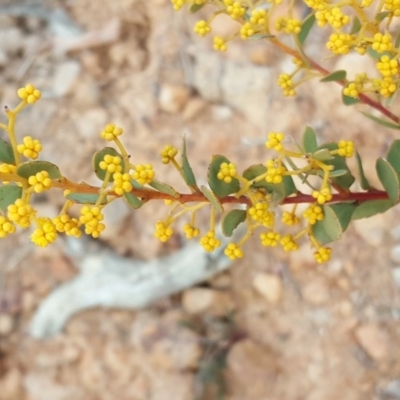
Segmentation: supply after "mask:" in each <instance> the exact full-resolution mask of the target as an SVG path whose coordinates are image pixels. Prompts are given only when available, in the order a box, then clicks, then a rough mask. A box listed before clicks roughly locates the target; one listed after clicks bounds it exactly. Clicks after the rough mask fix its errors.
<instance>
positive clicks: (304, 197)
mask: <svg viewBox="0 0 400 400" xmlns="http://www.w3.org/2000/svg"><path fill="white" fill-rule="evenodd" d="M52 187H56V188H59V189H64V190H65V189H69V190H71V191H72V192H76V193H93V194H98V193H99V191H100V188H99V187H96V186H90V185H87V184H79V183H74V182H71V181H69V180H67V179H65V178H64V179H62V180H54V181H53V183H52ZM131 193H132V194H134V195H135V196H137V197H139V198H141V199H143V200H146V201H147V200H176V201H178V202H179V203H182V204H185V203H193V202H204V201H208V200H207V198H206V197H205V196H204V195H203V194H202V193H191V194H186V193H179V194H178V196H177V197H173V196H171V195H169V194H166V193H160V192H156V191H154V190H152V189H133V190H132V191H131ZM110 195H113V196H116V197H120V196H118V195H117V194H115V193H113V192H110ZM385 199H388V194H387V193H386V192H384V191H380V190H373V191H368V192H342V193H336V194H334V195H333V197H332V200H331V201H330V203H334V202H343V201H346V202H347V201H349V202H351V201H353V202H355V201H356V202H359V203H363V202H365V201H369V200H385ZM219 201H220V202H221V203H222V204H245V205H251V204H252V203H251V201H250V199H249V198H248V197H246V196H240V197H239V198H236V197H235V196H233V195H231V196H224V197H221V198H219ZM299 203H315V198H313V197H312V196H311V195H308V194H304V193H301V192H299V193H298V194H296V195H295V196H293V197H287V198H286V199H284V200H283V201H282V203H281V204H299Z"/></svg>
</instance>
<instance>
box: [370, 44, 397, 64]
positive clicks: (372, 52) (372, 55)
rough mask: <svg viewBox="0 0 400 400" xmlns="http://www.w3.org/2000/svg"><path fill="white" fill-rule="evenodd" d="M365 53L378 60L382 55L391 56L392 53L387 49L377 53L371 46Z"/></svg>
mask: <svg viewBox="0 0 400 400" xmlns="http://www.w3.org/2000/svg"><path fill="white" fill-rule="evenodd" d="M367 53H368V54H369V55H370V56H371V57H372V58H373V59H375V60H378V61H379V60H380V59H381V57H382V56H389V57H390V58H392V55H391V54H390V53H389V52H388V51H384V52H383V53H378V52H377V51H376V50H374V49H373V48H372V47H371V46H369V47H368V48H367Z"/></svg>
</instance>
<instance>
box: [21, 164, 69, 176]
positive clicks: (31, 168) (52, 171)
mask: <svg viewBox="0 0 400 400" xmlns="http://www.w3.org/2000/svg"><path fill="white" fill-rule="evenodd" d="M42 171H47V172H48V173H49V177H50V179H60V178H62V175H61V172H60V170H59V168H58V167H57V165H54V164H52V163H50V162H48V161H28V162H24V163H22V164H20V165H19V167H18V168H17V170H16V172H17V175H19V176H21V177H22V178H29V177H30V176H32V175H36V174H37V173H38V172H42Z"/></svg>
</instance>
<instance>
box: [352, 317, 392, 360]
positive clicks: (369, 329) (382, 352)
mask: <svg viewBox="0 0 400 400" xmlns="http://www.w3.org/2000/svg"><path fill="white" fill-rule="evenodd" d="M355 337H356V339H357V341H358V343H359V344H360V346H361V347H362V348H363V349H364V351H365V352H366V353H367V354H368V355H369V356H370V357H371V358H372V359H374V360H375V361H382V360H383V359H385V358H386V357H387V356H388V351H389V346H388V339H387V336H386V334H385V332H384V331H383V329H382V328H381V327H379V326H378V325H376V324H374V323H367V324H364V325H361V326H359V327H358V328H357V329H356V331H355Z"/></svg>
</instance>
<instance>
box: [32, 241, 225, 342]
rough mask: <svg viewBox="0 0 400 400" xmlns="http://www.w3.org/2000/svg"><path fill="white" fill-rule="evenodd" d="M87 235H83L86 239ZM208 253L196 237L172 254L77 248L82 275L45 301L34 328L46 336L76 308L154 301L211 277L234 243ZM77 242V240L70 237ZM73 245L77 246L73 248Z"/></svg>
mask: <svg viewBox="0 0 400 400" xmlns="http://www.w3.org/2000/svg"><path fill="white" fill-rule="evenodd" d="M80 240H82V239H80ZM221 242H222V245H223V246H222V247H221V248H219V249H218V250H216V251H214V252H213V253H206V252H205V251H204V249H203V248H202V247H201V246H200V245H199V244H198V243H190V244H188V245H187V246H186V247H184V248H183V249H181V250H179V251H177V252H175V253H173V254H172V255H170V256H167V257H164V258H160V259H156V260H152V261H138V260H133V259H130V258H124V257H120V256H117V255H115V254H114V253H113V252H112V250H110V249H99V248H97V246H96V249H94V250H87V248H85V249H84V250H82V249H81V250H80V251H78V253H79V252H82V251H84V252H85V254H84V255H83V256H82V254H81V255H78V254H75V259H76V264H77V267H78V268H79V270H80V273H79V275H78V276H77V277H76V278H74V279H73V280H71V281H70V282H68V283H66V284H64V285H61V286H60V287H58V288H57V289H55V290H54V291H53V292H52V293H51V294H50V295H49V296H48V297H47V298H46V299H45V300H44V301H43V302H42V303H41V305H40V306H39V308H38V310H37V311H36V313H35V315H34V317H33V319H32V322H31V325H30V328H29V332H30V334H31V335H32V336H33V337H35V338H41V339H43V338H46V337H50V336H52V335H55V334H57V333H59V332H61V330H62V329H63V327H64V326H65V324H66V322H67V321H68V319H69V318H70V317H72V316H73V315H74V314H76V313H78V312H81V311H83V310H85V309H88V308H92V307H106V308H109V307H113V308H115V307H117V308H129V309H134V308H143V307H146V306H148V305H149V304H151V303H153V302H154V301H156V300H158V299H160V298H162V297H165V296H168V295H170V294H173V293H177V292H179V291H181V290H183V289H185V288H188V287H191V286H193V285H195V284H196V283H199V282H202V281H204V280H206V279H209V278H210V277H212V276H213V275H214V274H216V273H217V272H220V271H223V270H224V269H226V268H228V267H229V265H230V264H231V261H230V260H229V259H228V258H227V257H226V256H225V255H224V254H223V250H224V247H225V246H226V244H227V243H228V239H227V238H221ZM70 243H72V244H73V245H74V246H76V242H70ZM72 252H73V250H71V253H72Z"/></svg>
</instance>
